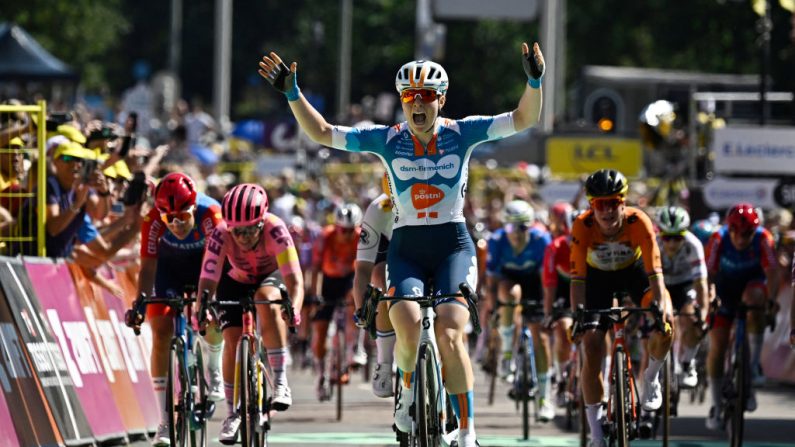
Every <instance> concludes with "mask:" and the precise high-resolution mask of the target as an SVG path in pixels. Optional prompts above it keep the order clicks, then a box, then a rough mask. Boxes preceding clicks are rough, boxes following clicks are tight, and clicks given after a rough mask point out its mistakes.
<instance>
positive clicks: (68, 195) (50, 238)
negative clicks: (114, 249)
mask: <svg viewBox="0 0 795 447" xmlns="http://www.w3.org/2000/svg"><path fill="white" fill-rule="evenodd" d="M94 158H95V156H94V152H92V151H89V150H87V149H85V148H84V147H83V146H81V145H80V144H78V143H74V142H66V143H62V144H61V145H59V146H58V147H56V148H55V151H54V152H53V157H52V168H53V171H52V173H50V174H49V175H48V176H47V190H46V193H45V194H46V204H47V205H46V212H47V223H46V233H45V236H46V242H45V245H46V248H47V256H49V257H68V256H69V255H70V254H71V252H72V248H73V246H74V239H75V235H76V234H77V231H78V230H79V229H80V227H81V226H82V225H83V222H84V219H85V214H86V213H87V212H88V213H89V214H91V215H92V216H95V217H98V216H100V215H101V214H102V211H103V210H102V209H100V208H101V207H100V205H98V203H101V201H96V202H92V201H91V200H90V196H91V195H94V194H93V192H94V191H93V189H92V187H94V188H96V189H97V191H98V193H99V194H107V193H108V186H107V182H106V180H105V177H104V176H103V175H102V173H101V172H98V171H95V172H93V173H90V175H89V176H88V178H84V172H83V171H84V169H83V166H84V163H86V162H88V161H94ZM36 205H37V201H36V200H35V198H33V199H28V200H27V201H26V202H25V205H24V206H23V210H22V215H23V216H28V215H30V216H34V217H33V218H32V219H22V220H21V221H20V222H19V224H20V227H21V234H22V235H23V236H25V235H30V236H32V237H33V241H32V242H22V243H12V244H11V245H12V247H13V248H12V250H11V254H12V255H15V254H19V253H21V254H24V255H27V256H36V255H37V254H38V252H37V234H36V233H37V231H36V222H37V221H38V212H37V210H36ZM92 211H93V213H92ZM105 214H107V211H106V210H105ZM101 217H104V216H101Z"/></svg>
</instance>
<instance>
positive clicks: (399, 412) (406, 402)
mask: <svg viewBox="0 0 795 447" xmlns="http://www.w3.org/2000/svg"><path fill="white" fill-rule="evenodd" d="M413 403H414V391H413V390H410V389H408V390H407V389H405V388H402V389H401V390H400V393H399V394H398V399H397V403H396V404H395V426H396V427H397V429H398V430H400V431H401V432H403V433H411V415H409V407H411V405H412V404H413Z"/></svg>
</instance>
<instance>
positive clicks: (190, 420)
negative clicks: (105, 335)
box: [134, 287, 215, 446]
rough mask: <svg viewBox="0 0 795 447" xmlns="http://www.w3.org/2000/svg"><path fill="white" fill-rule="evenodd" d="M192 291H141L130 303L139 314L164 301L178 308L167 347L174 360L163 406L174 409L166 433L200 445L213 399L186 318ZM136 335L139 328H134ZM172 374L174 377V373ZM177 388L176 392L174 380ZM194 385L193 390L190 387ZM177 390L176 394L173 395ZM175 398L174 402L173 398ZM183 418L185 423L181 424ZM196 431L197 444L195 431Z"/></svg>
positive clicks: (181, 442) (179, 442) (175, 439)
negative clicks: (161, 293)
mask: <svg viewBox="0 0 795 447" xmlns="http://www.w3.org/2000/svg"><path fill="white" fill-rule="evenodd" d="M194 291H195V289H194V288H192V287H185V290H184V291H183V293H182V294H181V295H176V296H175V295H173V294H170V295H169V297H167V298H148V297H146V295H144V294H142V295H141V297H140V298H139V299H138V300H137V302H136V303H135V304H134V309H135V311H136V312H137V313H138V314H139V315H143V314H144V313H145V307H146V306H147V305H149V304H165V305H168V306H170V307H171V308H172V309H180V311H178V312H177V311H174V312H173V313H172V314H173V315H172V321H173V333H172V337H171V341H170V344H169V346H170V350H172V351H175V352H176V355H177V357H176V359H177V364H176V365H174V364H172V363H171V357H170V360H169V367H168V370H167V374H168V376H167V385H166V388H167V390H168V391H167V394H166V406H167V407H169V408H174V409H175V411H176V413H175V414H173V415H172V416H171V418H170V420H169V437H170V438H171V439H170V440H171V444H172V445H175V446H176V445H185V443H186V442H188V439H186V438H190V439H189V441H190V445H192V446H196V445H200V446H204V445H206V442H207V433H206V421H207V419H209V418H210V417H212V414H213V413H214V411H215V403H214V402H211V401H210V400H208V399H207V395H206V390H207V382H206V379H205V377H204V365H203V361H202V358H201V348H198V347H197V346H196V343H197V342H198V338H197V337H196V334H195V333H194V332H193V329H192V328H191V327H190V325H189V324H188V322H189V321H190V315H191V304H192V303H194V302H195V301H196V298H195V297H194V296H192V293H193V292H194ZM134 332H135V334H136V335H139V334H140V329H138V328H134ZM175 375H176V377H175ZM176 383H178V384H179V386H180V390H179V392H178V393H177V391H176V387H175V384H176ZM194 386H196V387H197V391H194V389H193V387H194ZM175 394H178V396H175ZM175 398H176V399H178V402H175V401H174V399H175ZM197 398H198V399H199V401H198V402H197V400H196V399H197ZM186 421H187V426H185V424H186ZM197 431H198V432H199V433H198V435H199V440H198V444H197V440H196V434H197V433H196V432H197Z"/></svg>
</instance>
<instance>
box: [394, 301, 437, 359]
mask: <svg viewBox="0 0 795 447" xmlns="http://www.w3.org/2000/svg"><path fill="white" fill-rule="evenodd" d="M437 317H438V315H437ZM421 319H422V314H421V313H420V306H419V305H418V304H417V303H412V302H409V301H398V302H396V303H395V304H393V305H392V307H391V308H390V309H389V320H390V321H391V322H392V327H394V328H395V337H396V339H395V360H397V366H398V368H400V370H401V371H414V364H415V363H416V362H417V344H418V343H419V341H420V320H421ZM437 335H438V334H437Z"/></svg>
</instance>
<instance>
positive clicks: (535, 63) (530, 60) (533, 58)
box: [522, 42, 546, 88]
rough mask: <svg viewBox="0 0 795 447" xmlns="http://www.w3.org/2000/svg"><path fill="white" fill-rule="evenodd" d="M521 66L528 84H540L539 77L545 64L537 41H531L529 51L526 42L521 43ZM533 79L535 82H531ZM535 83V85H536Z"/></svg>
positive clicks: (544, 68) (542, 74) (542, 73)
mask: <svg viewBox="0 0 795 447" xmlns="http://www.w3.org/2000/svg"><path fill="white" fill-rule="evenodd" d="M522 67H523V68H524V72H525V73H526V74H527V79H528V81H530V85H532V86H534V87H536V88H537V87H538V86H540V85H541V78H543V77H544V71H545V70H546V65H545V64H544V55H543V54H541V47H539V46H538V42H535V43H533V52H532V53H531V52H530V47H528V46H527V43H526V42H523V43H522ZM533 81H535V83H534V82H533ZM536 84H537V85H536Z"/></svg>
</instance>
